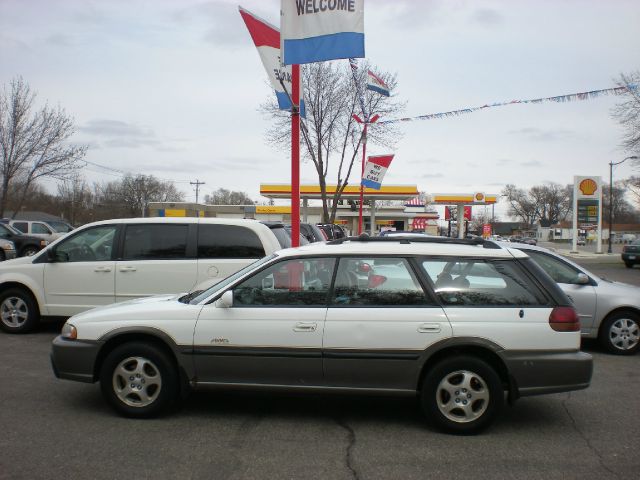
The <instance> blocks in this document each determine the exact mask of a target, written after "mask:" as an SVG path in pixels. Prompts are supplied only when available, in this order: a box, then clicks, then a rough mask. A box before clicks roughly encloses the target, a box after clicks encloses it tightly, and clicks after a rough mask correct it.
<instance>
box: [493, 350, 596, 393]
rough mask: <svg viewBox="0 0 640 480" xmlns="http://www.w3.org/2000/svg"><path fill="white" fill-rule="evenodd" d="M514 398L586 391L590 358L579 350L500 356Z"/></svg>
mask: <svg viewBox="0 0 640 480" xmlns="http://www.w3.org/2000/svg"><path fill="white" fill-rule="evenodd" d="M500 356H501V357H502V359H503V360H504V363H505V365H506V367H507V370H508V371H509V375H510V377H511V379H512V381H513V383H514V384H515V385H514V386H515V389H516V391H517V393H518V396H523V397H524V396H529V395H541V394H544V393H558V392H569V391H571V390H581V389H583V388H587V387H588V386H589V383H590V382H591V374H592V373H593V358H592V357H591V355H589V354H588V353H584V352H579V351H569V352H558V351H516V352H513V351H511V352H507V351H505V352H502V353H501V354H500Z"/></svg>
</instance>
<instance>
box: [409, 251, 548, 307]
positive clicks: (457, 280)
mask: <svg viewBox="0 0 640 480" xmlns="http://www.w3.org/2000/svg"><path fill="white" fill-rule="evenodd" d="M422 266H423V268H424V270H425V272H426V273H427V275H428V276H429V278H430V279H431V281H432V282H433V284H434V290H435V292H436V294H437V296H438V298H439V299H440V301H441V302H442V303H444V304H446V305H459V306H467V305H472V306H524V305H546V304H547V300H546V298H545V297H544V295H543V294H542V293H541V292H540V291H539V289H538V288H537V287H536V286H535V285H533V284H532V283H531V282H530V281H529V280H528V279H527V278H526V277H525V276H524V275H523V274H522V272H521V271H520V270H519V269H518V268H517V267H516V265H515V264H514V262H505V261H493V262H488V261H484V260H466V261H455V260H440V259H434V260H425V261H423V262H422Z"/></svg>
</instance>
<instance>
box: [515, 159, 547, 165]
mask: <svg viewBox="0 0 640 480" xmlns="http://www.w3.org/2000/svg"><path fill="white" fill-rule="evenodd" d="M518 165H520V166H521V167H541V166H543V165H544V164H543V163H542V162H539V161H538V160H529V161H527V162H520V163H518Z"/></svg>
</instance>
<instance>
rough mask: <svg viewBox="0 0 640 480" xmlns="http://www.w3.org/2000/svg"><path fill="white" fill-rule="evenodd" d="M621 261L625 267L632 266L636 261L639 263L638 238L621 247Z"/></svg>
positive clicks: (639, 245)
mask: <svg viewBox="0 0 640 480" xmlns="http://www.w3.org/2000/svg"><path fill="white" fill-rule="evenodd" d="M622 261H623V262H624V264H625V265H626V266H627V268H633V266H634V265H635V264H636V263H640V240H636V241H634V242H632V243H630V244H629V245H625V246H624V247H622Z"/></svg>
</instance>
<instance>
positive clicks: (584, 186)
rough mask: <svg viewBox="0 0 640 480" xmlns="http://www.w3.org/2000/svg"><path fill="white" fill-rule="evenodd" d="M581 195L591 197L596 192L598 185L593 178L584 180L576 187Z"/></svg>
mask: <svg viewBox="0 0 640 480" xmlns="http://www.w3.org/2000/svg"><path fill="white" fill-rule="evenodd" d="M578 188H579V189H580V192H582V195H593V194H594V193H596V190H598V183H597V182H596V181H595V180H594V179H593V178H585V179H584V180H582V181H581V182H580V184H579V185H578Z"/></svg>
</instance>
